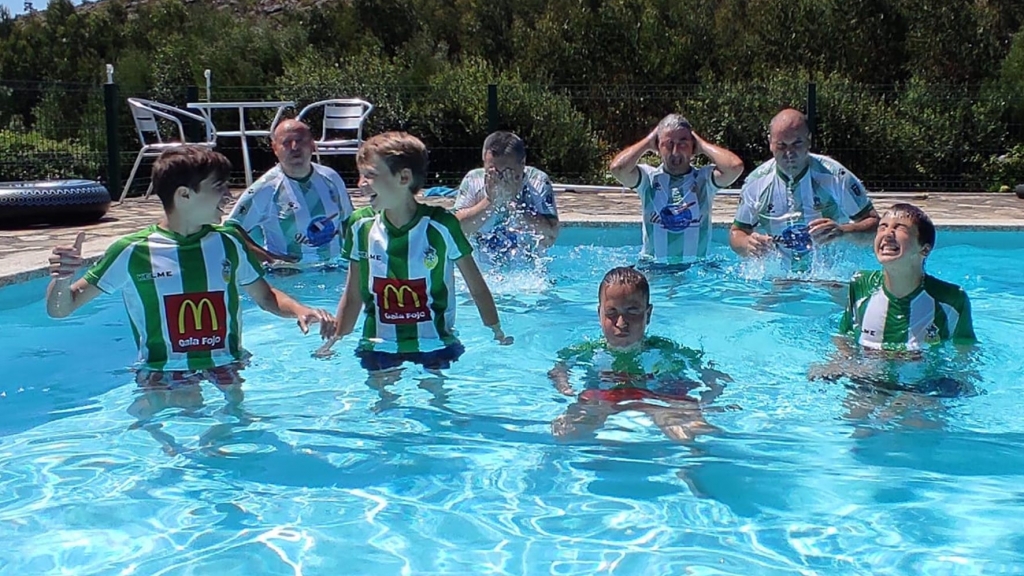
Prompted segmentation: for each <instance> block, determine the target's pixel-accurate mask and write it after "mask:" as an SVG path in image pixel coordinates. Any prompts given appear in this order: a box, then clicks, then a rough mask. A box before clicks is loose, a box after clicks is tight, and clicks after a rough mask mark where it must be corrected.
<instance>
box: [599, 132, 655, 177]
mask: <svg viewBox="0 0 1024 576" xmlns="http://www.w3.org/2000/svg"><path fill="white" fill-rule="evenodd" d="M657 130H658V129H657V128H655V129H654V130H652V131H651V133H650V134H648V135H647V136H645V137H644V138H643V139H642V140H640V141H638V142H636V143H635V144H633V145H632V146H630V147H628V148H626V149H625V150H623V151H622V152H619V153H618V155H616V156H615V158H614V159H613V160H612V163H611V166H609V170H610V171H611V173H612V176H613V177H615V179H616V180H618V181H619V183H620V184H622V185H623V186H625V187H626V188H636V187H637V186H639V185H640V169H639V168H637V164H638V163H639V162H640V159H641V158H643V157H644V154H647V153H648V152H655V153H657V152H658V144H657V142H658V132H657Z"/></svg>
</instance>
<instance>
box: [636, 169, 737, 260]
mask: <svg viewBox="0 0 1024 576" xmlns="http://www.w3.org/2000/svg"><path fill="white" fill-rule="evenodd" d="M637 168H639V169H640V182H639V183H638V184H637V186H636V192H637V194H638V195H639V196H640V209H641V212H642V214H643V225H642V226H643V240H644V243H643V249H642V250H641V252H640V259H641V260H645V261H653V262H656V263H659V264H680V263H685V262H693V261H694V260H697V259H700V258H704V257H705V256H707V254H708V246H709V245H710V244H711V205H712V203H713V201H714V198H715V194H717V193H718V187H717V186H715V182H714V178H713V175H714V172H715V167H714V166H713V165H712V166H705V167H703V168H697V167H691V169H690V171H689V172H687V173H686V174H684V175H681V176H672V175H670V174H669V173H667V172H665V167H664V165H662V166H659V167H657V168H654V167H651V166H646V165H643V164H641V165H639V166H637ZM655 217H657V220H658V222H654V220H655Z"/></svg>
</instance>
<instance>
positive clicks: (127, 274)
mask: <svg viewBox="0 0 1024 576" xmlns="http://www.w3.org/2000/svg"><path fill="white" fill-rule="evenodd" d="M230 172H231V163H230V162H229V161H228V159H227V158H225V157H224V156H223V155H222V154H220V153H218V152H214V151H212V150H209V149H207V148H204V147H200V146H181V147H177V148H173V149H170V150H167V151H165V152H164V153H163V154H161V155H160V157H159V158H158V159H157V160H156V163H155V164H154V166H153V190H154V192H155V193H156V195H157V197H159V198H160V202H161V203H162V204H163V208H164V216H163V218H161V219H160V221H159V222H158V223H156V224H153V225H151V226H149V227H147V228H145V229H143V230H140V231H139V232H136V233H134V234H130V235H128V236H125V237H123V238H121V239H119V240H117V241H116V242H114V243H113V244H112V245H111V246H110V247H109V248H108V249H107V251H106V254H104V256H103V257H102V258H101V259H100V260H99V262H97V263H96V264H94V265H93V266H92V267H91V268H89V270H88V271H87V272H86V273H85V277H83V278H81V279H79V280H77V281H75V282H73V283H72V277H73V276H74V275H75V273H76V272H77V270H78V269H79V268H80V267H81V266H82V243H83V241H84V239H85V234H84V233H82V232H80V233H79V234H78V237H77V238H76V240H75V243H74V245H73V246H58V247H56V248H54V250H53V255H52V256H51V257H50V275H51V277H52V279H51V281H50V285H49V287H48V288H47V291H46V311H47V313H48V314H49V315H50V316H51V317H53V318H63V317H65V316H68V315H70V314H71V313H72V312H74V311H75V310H78V309H79V308H81V307H82V306H84V305H85V304H87V303H88V302H90V301H92V300H93V299H94V298H96V297H97V296H99V295H100V294H102V293H108V294H109V293H113V292H116V291H120V292H121V293H122V296H123V298H124V303H125V308H126V309H127V311H128V317H129V319H130V320H131V324H132V329H133V331H134V333H135V340H136V344H137V345H138V348H139V358H138V361H139V371H138V374H137V380H138V382H139V384H140V385H142V386H144V387H167V386H176V385H182V384H195V383H198V382H200V381H202V380H204V379H206V380H210V381H211V382H214V383H215V384H218V385H220V386H222V387H224V386H231V385H234V384H238V383H240V381H241V379H240V377H239V375H238V374H237V369H238V368H239V367H240V366H241V363H242V362H243V361H244V360H245V358H246V357H247V356H248V353H247V352H246V351H245V350H244V349H243V348H242V314H241V302H240V299H239V292H240V290H239V288H241V289H242V290H244V291H245V292H247V293H248V294H249V296H251V297H252V299H253V300H254V301H255V302H256V304H257V305H259V306H260V308H263V309H264V310H266V311H268V312H270V313H272V314H275V315H277V316H281V317H284V318H296V319H297V321H298V325H299V328H300V329H301V330H302V332H303V333H305V332H307V331H308V325H309V324H312V323H315V322H320V323H321V330H322V331H325V332H328V333H332V332H333V331H334V325H333V323H334V317H333V316H331V314H330V313H329V312H327V311H325V310H315V309H313V308H309V307H307V306H304V305H302V304H300V303H299V302H297V301H295V300H294V299H292V298H291V297H290V296H288V295H287V294H285V293H283V292H281V291H280V290H277V289H276V288H274V287H272V286H271V285H270V284H268V283H267V281H266V280H264V278H263V271H262V268H261V267H260V265H259V262H258V261H257V260H256V259H255V258H254V257H253V255H252V254H251V253H250V252H249V251H248V250H247V249H246V245H245V242H244V240H243V239H242V237H241V236H240V235H239V233H238V231H237V230H235V229H234V228H233V227H225V226H221V225H220V221H221V217H222V216H223V214H224V208H225V207H226V206H227V205H228V204H229V203H230V201H231V194H230V191H229V189H228V185H227V179H228V175H229V174H230Z"/></svg>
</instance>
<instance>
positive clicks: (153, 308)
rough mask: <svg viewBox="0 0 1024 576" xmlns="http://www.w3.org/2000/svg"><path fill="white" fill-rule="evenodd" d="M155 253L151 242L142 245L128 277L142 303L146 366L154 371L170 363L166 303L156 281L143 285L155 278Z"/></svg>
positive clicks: (130, 265)
mask: <svg viewBox="0 0 1024 576" xmlns="http://www.w3.org/2000/svg"><path fill="white" fill-rule="evenodd" d="M152 273H153V265H152V254H151V252H150V244H149V242H140V243H139V244H137V245H136V246H135V247H134V249H133V250H132V256H131V258H130V259H129V260H128V276H129V277H130V278H132V281H133V283H134V287H135V290H136V291H137V292H138V294H139V299H140V300H141V301H142V303H143V306H142V318H143V329H142V332H144V333H145V346H146V352H145V357H146V364H147V367H149V368H152V369H154V370H160V369H162V368H163V367H164V366H165V365H166V364H167V360H168V354H167V341H166V340H165V339H164V333H163V329H162V326H163V304H162V303H161V302H160V295H159V294H158V293H157V289H156V285H155V284H154V283H153V282H139V281H138V279H139V278H143V277H146V276H147V275H152Z"/></svg>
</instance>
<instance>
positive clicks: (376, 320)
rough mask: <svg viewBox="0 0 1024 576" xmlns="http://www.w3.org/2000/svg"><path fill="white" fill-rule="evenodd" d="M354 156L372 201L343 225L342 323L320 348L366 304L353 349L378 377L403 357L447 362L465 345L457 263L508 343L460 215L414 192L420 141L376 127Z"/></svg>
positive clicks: (431, 366) (429, 365)
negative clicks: (459, 332)
mask: <svg viewBox="0 0 1024 576" xmlns="http://www.w3.org/2000/svg"><path fill="white" fill-rule="evenodd" d="M356 164H357V166H358V167H359V187H360V189H361V190H362V193H363V194H364V195H365V196H366V197H367V198H369V200H370V206H368V207H366V208H361V209H359V210H357V211H356V212H355V213H354V214H353V215H352V217H351V218H350V223H349V226H348V227H347V229H346V235H345V246H344V254H345V256H346V257H347V258H349V260H350V262H349V269H348V280H347V282H346V284H345V291H344V293H343V294H342V296H341V301H340V302H339V303H338V316H337V320H338V331H337V334H336V335H335V336H334V337H333V338H330V339H329V340H328V342H327V343H326V344H325V345H324V347H323V348H321V350H320V354H322V355H323V354H327V353H328V352H329V350H330V347H331V346H332V345H333V344H334V342H335V341H336V340H337V339H338V338H341V337H342V336H344V335H346V334H348V333H350V332H352V330H353V328H354V327H355V324H356V320H357V319H358V317H359V316H360V311H362V313H363V316H364V317H365V320H364V322H363V334H362V338H361V339H360V340H359V344H358V346H357V347H356V356H358V357H359V359H360V363H361V364H362V366H363V368H365V369H366V370H367V371H369V372H370V374H371V376H373V377H374V378H376V377H378V376H380V377H382V378H384V377H386V376H385V374H384V373H385V372H391V371H393V370H395V369H398V368H400V367H401V366H402V364H404V363H405V362H411V363H414V364H419V365H421V366H423V367H424V368H426V369H427V370H431V371H437V370H441V369H445V368H448V367H449V366H450V365H451V363H452V362H454V361H456V360H458V358H459V356H461V355H462V353H463V352H464V351H465V349H464V348H463V346H462V343H461V342H459V339H458V337H457V336H456V333H455V303H456V298H455V296H456V294H455V268H456V267H457V268H458V269H459V271H460V272H461V273H462V278H463V279H464V280H465V282H466V287H467V288H469V292H470V295H471V296H472V297H473V300H474V301H475V302H476V306H477V309H478V310H479V311H480V318H481V319H482V320H483V322H484V325H485V326H487V327H488V328H490V329H491V330H492V331H493V332H494V338H495V339H496V340H498V342H500V343H501V344H511V343H512V339H511V338H509V337H507V336H505V334H504V332H503V331H502V329H501V324H500V323H499V321H498V310H497V308H496V307H495V305H494V298H493V297H492V296H491V291H490V289H488V287H487V283H486V282H485V281H484V278H483V276H482V275H481V274H480V269H479V268H478V267H477V265H476V262H475V261H474V260H473V257H472V251H473V250H472V248H471V247H470V246H469V242H468V241H467V240H466V237H465V235H464V234H463V233H462V229H461V228H460V227H459V222H458V220H456V219H455V217H454V216H453V215H452V214H451V213H450V212H448V211H447V210H445V209H443V208H440V207H434V206H427V205H425V204H420V203H419V202H417V201H416V193H417V192H419V191H420V190H421V189H422V188H423V182H424V181H425V180H426V176H427V149H426V147H425V146H424V145H423V142H421V141H420V140H419V139H418V138H416V137H414V136H411V135H409V134H406V133H404V132H385V133H383V134H378V135H376V136H374V137H372V138H370V139H369V140H367V141H366V142H365V143H364V144H363V145H362V146H361V147H360V148H359V154H358V155H357V156H356Z"/></svg>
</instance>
